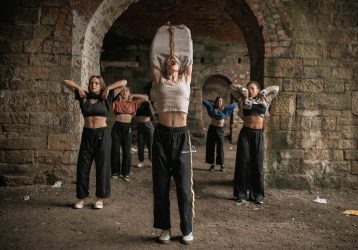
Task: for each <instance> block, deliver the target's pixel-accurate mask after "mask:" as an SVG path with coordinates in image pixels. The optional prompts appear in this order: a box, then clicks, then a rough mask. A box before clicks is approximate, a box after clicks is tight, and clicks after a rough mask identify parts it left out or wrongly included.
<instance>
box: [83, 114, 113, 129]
mask: <svg viewBox="0 0 358 250" xmlns="http://www.w3.org/2000/svg"><path fill="white" fill-rule="evenodd" d="M84 119H85V125H84V127H85V128H104V127H107V117H103V116H87V117H85V118H84Z"/></svg>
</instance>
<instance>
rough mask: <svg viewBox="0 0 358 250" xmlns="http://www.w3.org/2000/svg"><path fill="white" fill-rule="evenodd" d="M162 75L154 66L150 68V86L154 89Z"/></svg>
mask: <svg viewBox="0 0 358 250" xmlns="http://www.w3.org/2000/svg"><path fill="white" fill-rule="evenodd" d="M161 75H162V73H161V72H160V70H159V69H158V68H157V67H156V66H154V65H153V66H152V86H153V87H154V88H155V87H156V86H157V85H158V82H159V80H160V77H161Z"/></svg>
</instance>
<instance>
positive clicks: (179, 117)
mask: <svg viewBox="0 0 358 250" xmlns="http://www.w3.org/2000/svg"><path fill="white" fill-rule="evenodd" d="M187 116H188V114H186V113H184V112H178V111H170V112H162V113H159V123H160V124H162V125H164V126H166V127H172V128H176V127H185V126H186V124H187V123H186V120H187Z"/></svg>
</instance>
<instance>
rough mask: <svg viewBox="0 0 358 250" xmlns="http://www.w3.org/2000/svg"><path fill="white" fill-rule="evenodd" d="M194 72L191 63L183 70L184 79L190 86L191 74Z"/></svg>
mask: <svg viewBox="0 0 358 250" xmlns="http://www.w3.org/2000/svg"><path fill="white" fill-rule="evenodd" d="M192 72H193V65H192V64H190V65H188V67H186V68H185V69H184V71H183V78H184V81H185V82H186V84H188V85H189V86H190V82H191V75H192Z"/></svg>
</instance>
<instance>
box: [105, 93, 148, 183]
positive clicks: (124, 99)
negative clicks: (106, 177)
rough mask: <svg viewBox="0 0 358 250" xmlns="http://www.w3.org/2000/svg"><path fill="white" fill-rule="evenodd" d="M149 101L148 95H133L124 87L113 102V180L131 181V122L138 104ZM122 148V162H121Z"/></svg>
mask: <svg viewBox="0 0 358 250" xmlns="http://www.w3.org/2000/svg"><path fill="white" fill-rule="evenodd" d="M142 101H148V96H147V95H141V94H131V93H130V89H129V88H128V87H123V88H122V89H121V91H120V92H119V95H118V96H117V97H116V100H115V101H114V102H113V112H114V114H115V115H116V121H115V123H114V124H113V128H112V133H111V134H112V150H111V166H112V167H111V168H112V178H118V177H121V178H123V180H125V181H129V174H130V170H131V161H132V157H131V146H132V128H131V121H132V118H133V117H134V116H135V114H136V112H137V107H138V103H137V102H142ZM121 148H122V162H121V156H120V155H121Z"/></svg>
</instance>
